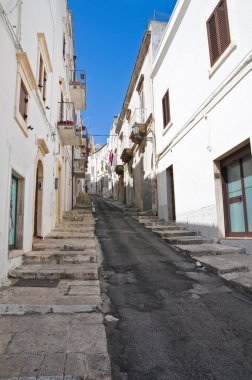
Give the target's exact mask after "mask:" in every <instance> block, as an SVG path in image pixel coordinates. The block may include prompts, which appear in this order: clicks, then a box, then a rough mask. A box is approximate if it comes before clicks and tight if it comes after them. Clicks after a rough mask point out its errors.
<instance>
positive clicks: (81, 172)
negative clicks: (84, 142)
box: [73, 158, 85, 178]
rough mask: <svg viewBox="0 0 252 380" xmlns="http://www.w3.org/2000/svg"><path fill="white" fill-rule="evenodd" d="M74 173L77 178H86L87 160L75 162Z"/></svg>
mask: <svg viewBox="0 0 252 380" xmlns="http://www.w3.org/2000/svg"><path fill="white" fill-rule="evenodd" d="M73 172H74V176H75V177H76V178H84V177H85V159H83V158H82V159H80V160H74V168H73Z"/></svg>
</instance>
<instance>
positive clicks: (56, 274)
mask: <svg viewBox="0 0 252 380" xmlns="http://www.w3.org/2000/svg"><path fill="white" fill-rule="evenodd" d="M9 276H10V277H12V278H13V277H14V278H48V279H73V280H77V279H79V280H97V279H98V265H97V263H85V264H81V265H73V264H60V265H58V264H24V265H21V266H20V267H18V268H15V269H13V270H11V271H9Z"/></svg>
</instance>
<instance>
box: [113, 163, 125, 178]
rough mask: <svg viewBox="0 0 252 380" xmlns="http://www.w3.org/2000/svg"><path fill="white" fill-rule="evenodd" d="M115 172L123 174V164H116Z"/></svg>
mask: <svg viewBox="0 0 252 380" xmlns="http://www.w3.org/2000/svg"><path fill="white" fill-rule="evenodd" d="M115 172H116V174H117V175H122V176H123V174H124V169H123V165H116V167H115Z"/></svg>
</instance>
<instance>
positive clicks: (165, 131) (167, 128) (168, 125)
mask: <svg viewBox="0 0 252 380" xmlns="http://www.w3.org/2000/svg"><path fill="white" fill-rule="evenodd" d="M172 125H173V123H172V122H171V121H170V123H169V124H167V126H166V127H165V129H164V130H163V133H162V135H163V136H164V135H165V134H166V133H167V131H168V130H169V129H170V128H171V127H172Z"/></svg>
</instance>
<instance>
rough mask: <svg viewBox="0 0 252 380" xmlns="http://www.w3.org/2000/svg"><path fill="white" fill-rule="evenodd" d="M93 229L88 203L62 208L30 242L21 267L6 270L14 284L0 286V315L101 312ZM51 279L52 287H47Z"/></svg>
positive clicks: (93, 222) (93, 223)
mask: <svg viewBox="0 0 252 380" xmlns="http://www.w3.org/2000/svg"><path fill="white" fill-rule="evenodd" d="M94 228H95V221H94V218H93V215H92V209H91V204H90V203H89V204H86V205H84V206H83V205H82V207H79V208H76V209H74V210H72V211H69V212H65V213H64V216H63V220H62V222H61V223H58V224H57V225H56V227H55V229H54V230H53V231H52V232H51V233H49V234H48V235H47V236H46V237H45V238H44V239H36V240H34V244H33V250H32V252H29V253H26V254H24V255H23V263H22V265H21V266H19V267H17V268H15V269H12V270H10V271H9V278H10V279H12V282H13V286H11V287H8V288H6V289H3V290H0V313H1V314H13V313H14V314H15V313H17V314H20V313H21V314H22V313H26V312H29V313H31V312H35V313H47V312H61V313H64V312H65V313H69V312H92V311H97V310H100V309H101V303H102V301H101V297H100V287H99V282H98V279H99V268H98V263H97V251H96V243H95V236H94ZM42 282H43V285H41V283H42ZM54 282H57V284H58V285H57V286H55V287H53V286H51V285H52V284H53V283H54ZM47 285H48V286H47ZM37 295H39V296H38V297H37Z"/></svg>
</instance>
